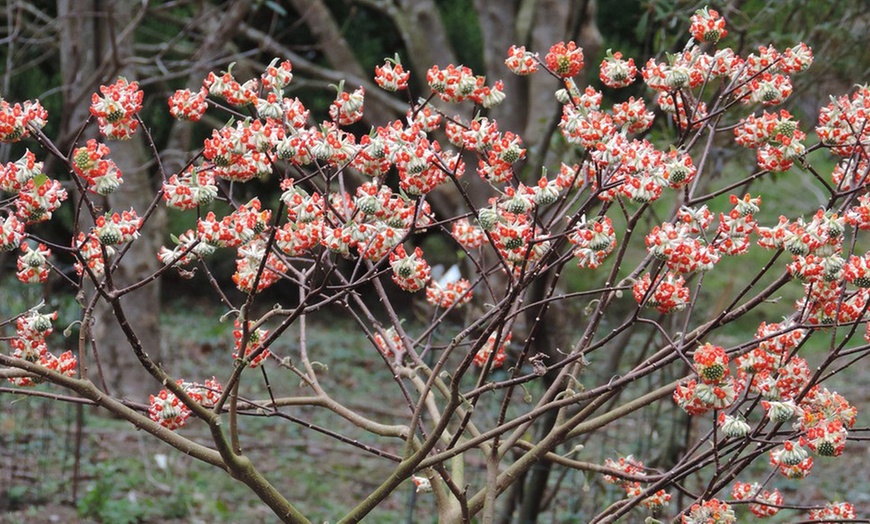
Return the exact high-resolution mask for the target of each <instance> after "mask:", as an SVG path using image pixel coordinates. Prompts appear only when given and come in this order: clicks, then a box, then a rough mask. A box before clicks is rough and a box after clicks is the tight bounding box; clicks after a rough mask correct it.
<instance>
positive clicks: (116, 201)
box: [57, 0, 163, 400]
mask: <svg viewBox="0 0 870 524" xmlns="http://www.w3.org/2000/svg"><path fill="white" fill-rule="evenodd" d="M57 5H58V17H59V19H60V21H61V24H62V25H63V28H62V29H61V32H60V35H61V42H60V45H59V48H60V50H61V68H62V75H63V79H64V107H65V108H67V111H65V112H64V117H65V122H64V124H63V125H64V132H63V135H65V136H70V134H73V133H75V132H76V131H77V129H78V126H80V125H81V124H82V123H83V122H84V121H85V119H86V118H87V111H88V102H89V98H90V94H91V93H92V92H95V91H96V90H97V89H98V88H99V85H100V84H104V83H107V82H112V81H114V79H115V78H116V77H117V76H118V75H122V76H124V77H126V78H127V80H130V81H133V80H135V79H136V71H135V69H133V68H132V67H130V66H128V65H127V64H125V59H126V58H127V57H130V56H132V44H133V42H132V32H125V33H124V34H125V35H126V37H125V38H118V35H119V34H120V33H121V32H122V31H123V30H124V29H125V28H127V26H128V25H129V24H130V23H131V22H132V21H133V12H132V8H133V4H130V3H128V2H115V3H109V4H107V5H104V4H103V3H102V2H95V1H87V2H82V1H75V2H73V1H72V0H58V4H57ZM83 36H86V38H83ZM86 136H95V135H94V126H93V124H92V125H91V128H89V129H88V133H87V135H83V138H84V137H86ZM142 137H143V130H141V129H140V130H139V131H138V132H137V133H136V134H135V135H134V136H133V138H132V139H131V140H129V141H115V142H111V143H109V144H108V146H109V148H110V149H111V153H110V158H111V159H112V160H114V161H115V163H116V164H117V165H118V168H119V169H120V170H121V173H122V174H123V180H124V183H123V184H122V185H121V187H120V188H118V190H116V191H115V192H114V193H113V194H112V195H111V196H110V197H108V198H106V199H105V200H103V202H102V204H101V205H102V207H104V209H103V211H104V212H116V211H117V212H121V211H126V210H128V209H130V208H131V207H132V208H134V209H135V210H136V211H137V212H139V213H140V214H141V213H143V212H144V211H145V209H146V207H147V206H148V204H149V203H150V199H151V198H152V197H153V195H154V181H153V180H152V179H151V177H150V173H149V167H151V166H149V165H148V164H147V159H148V157H149V154H148V152H147V149H146V146H145V141H144V140H143V138H142ZM77 145H79V146H80V145H82V144H81V143H79V144H77ZM150 221H151V222H150V224H149V225H150V227H149V228H146V230H147V231H150V232H151V233H146V234H143V235H142V236H141V237H140V238H139V239H138V240H137V241H135V242H134V243H133V245H132V246H131V247H130V250H129V251H128V252H127V254H126V255H125V256H124V258H123V259H122V260H121V263H120V264H119V266H118V269H117V271H116V272H115V273H114V274H113V279H114V282H115V284H116V285H117V286H119V287H121V286H124V285H127V284H130V283H132V282H135V281H136V280H138V279H140V278H142V277H144V276H146V275H149V274H151V273H152V272H154V271H156V270H157V269H158V267H159V261H158V260H157V257H156V253H157V250H158V248H159V246H160V244H161V240H162V239H161V238H160V235H161V234H162V227H160V226H161V223H162V222H163V213H162V212H161V211H160V210H158V212H157V213H156V214H155V215H153V216H152V217H151V218H150ZM155 223H156V224H155ZM155 225H156V227H154V226H155ZM88 227H90V226H89V225H88V224H87V223H85V222H82V223H80V224H79V228H80V230H82V231H86V230H87V228H88ZM92 292H93V291H92ZM92 292H91V293H92ZM122 303H123V304H124V307H125V310H126V312H127V317H128V319H129V320H130V323H131V326H132V327H133V329H134V330H135V331H136V333H137V334H138V336H139V338H140V340H141V341H142V344H143V346H144V347H145V348H146V350H147V351H148V353H149V354H150V355H151V356H152V358H154V359H155V360H158V361H159V359H160V354H161V346H160V318H159V314H160V286H159V281H158V282H154V283H153V284H152V285H149V286H144V287H143V288H141V289H140V290H138V291H136V292H133V293H131V294H129V295H127V296H126V297H124V298H123V300H122ZM92 335H93V337H94V339H95V341H96V347H97V351H98V352H99V357H100V359H101V364H102V369H103V372H104V374H105V379H106V382H107V385H108V387H109V389H110V392H111V393H112V394H115V395H120V396H122V397H127V398H131V399H136V400H142V399H144V398H146V396H147V394H148V393H149V392H151V391H154V390H155V387H156V386H157V384H152V383H151V382H152V379H151V377H150V375H148V373H147V372H146V371H145V370H144V368H143V367H142V366H140V365H139V364H138V361H137V359H136V357H135V355H134V354H133V351H132V350H131V349H130V345H129V344H128V343H127V340H126V337H125V336H124V335H123V333H122V332H121V330H120V328H119V326H118V323H117V321H116V320H115V317H114V315H113V314H112V311H111V308H110V307H108V306H107V305H105V304H104V303H101V304H100V306H99V307H98V308H97V310H96V311H95V314H94V324H93V327H92ZM90 367H91V368H92V370H94V366H90ZM92 372H93V371H92Z"/></svg>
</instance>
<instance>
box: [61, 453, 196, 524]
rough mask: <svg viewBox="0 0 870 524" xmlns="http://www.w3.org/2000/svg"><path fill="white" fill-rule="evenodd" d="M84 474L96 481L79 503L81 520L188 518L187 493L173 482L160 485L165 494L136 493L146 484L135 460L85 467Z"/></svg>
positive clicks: (121, 523)
mask: <svg viewBox="0 0 870 524" xmlns="http://www.w3.org/2000/svg"><path fill="white" fill-rule="evenodd" d="M86 473H87V474H90V475H93V476H94V478H95V479H96V480H95V481H94V483H93V484H91V485H90V486H89V488H88V491H87V492H86V493H85V495H84V496H83V497H82V498H81V500H79V503H78V511H79V514H80V515H81V516H83V517H92V518H96V519H98V520H100V521H102V522H112V523H118V524H133V523H136V522H142V521H145V520H148V521H153V520H161V519H171V518H184V517H186V516H187V515H188V512H189V510H188V507H189V505H190V497H189V493H188V490H187V489H186V488H185V486H184V484H183V483H180V482H178V481H177V480H176V482H178V484H179V485H177V486H164V489H167V490H168V492H165V493H161V494H160V495H158V496H153V495H145V494H143V493H142V492H140V491H138V490H140V489H142V486H143V484H145V483H146V482H147V481H148V479H147V478H145V472H144V470H143V468H142V464H141V463H140V462H138V461H135V460H131V459H123V458H118V459H115V460H113V461H112V462H100V463H97V464H93V465H90V466H89V467H87V468H86ZM169 480H171V479H167V481H169Z"/></svg>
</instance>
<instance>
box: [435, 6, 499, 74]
mask: <svg viewBox="0 0 870 524" xmlns="http://www.w3.org/2000/svg"><path fill="white" fill-rule="evenodd" d="M436 3H437V5H438V13H439V14H440V15H441V22H442V23H443V24H444V29H445V30H446V31H447V37H448V38H450V43H451V44H452V45H453V50H454V51H455V52H456V58H457V59H458V60H459V63H460V64H463V65H465V66H468V67H470V68H471V70H472V71H475V72H478V71H484V70H485V69H486V68H485V67H484V64H483V46H484V42H483V35H482V34H481V32H480V24H479V23H478V21H477V11H475V9H474V5H473V1H472V0H438V2H436ZM500 52H507V50H506V49H505V50H501V51H500ZM438 65H439V66H442V67H443V66H445V65H447V64H438Z"/></svg>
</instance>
